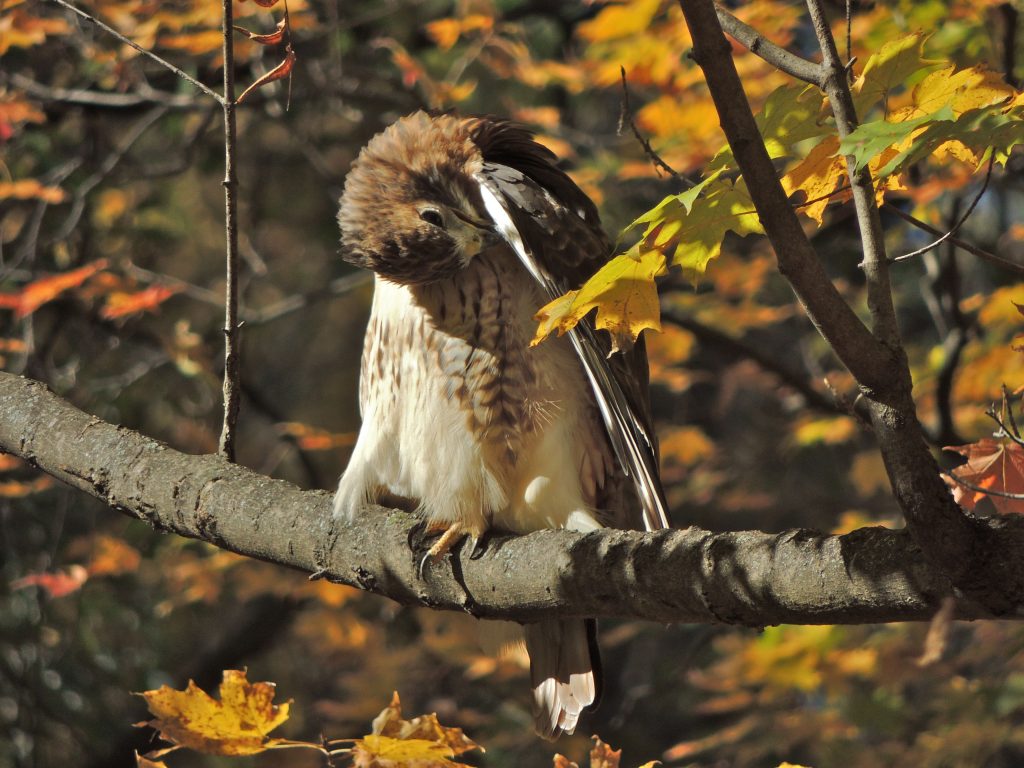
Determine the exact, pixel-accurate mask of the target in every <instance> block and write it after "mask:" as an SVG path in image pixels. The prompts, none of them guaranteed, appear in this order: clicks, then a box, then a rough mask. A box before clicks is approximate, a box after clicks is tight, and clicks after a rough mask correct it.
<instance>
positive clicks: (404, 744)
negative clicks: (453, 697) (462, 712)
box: [352, 691, 484, 768]
mask: <svg viewBox="0 0 1024 768" xmlns="http://www.w3.org/2000/svg"><path fill="white" fill-rule="evenodd" d="M474 749H479V750H480V751H481V752H482V751H484V750H483V747H481V746H480V745H479V744H477V743H476V742H474V741H473V740H472V739H470V738H469V737H468V736H466V735H465V734H464V733H463V732H462V729H461V728H446V727H444V726H442V725H441V723H440V722H438V719H437V715H436V714H430V715H421V716H420V717H414V718H413V719H412V720H405V719H404V718H403V717H402V703H401V701H400V700H399V698H398V692H397V691H396V692H395V693H393V694H392V696H391V703H390V704H388V706H387V707H385V708H384V709H383V710H382V711H381V713H380V714H379V715H377V717H375V718H374V720H373V732H372V733H371V734H369V735H367V736H364V737H363V738H361V739H355V740H354V741H353V747H352V759H353V765H354V766H356V768H466V766H464V765H463V764H462V763H456V762H453V761H452V759H451V758H453V757H457V756H458V755H461V754H462V753H463V752H469V751H471V750H474Z"/></svg>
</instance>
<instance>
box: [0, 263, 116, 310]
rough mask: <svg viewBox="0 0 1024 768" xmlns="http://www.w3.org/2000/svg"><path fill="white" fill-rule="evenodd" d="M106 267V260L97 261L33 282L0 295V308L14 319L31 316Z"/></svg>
mask: <svg viewBox="0 0 1024 768" xmlns="http://www.w3.org/2000/svg"><path fill="white" fill-rule="evenodd" d="M106 266H107V260H106V259H99V260H98V261H94V262H93V263H92V264H86V265H85V266H84V267H79V268H78V269H73V270H71V271H70V272H64V273H62V274H59V275H53V276H51V277H44V278H40V279H39V280H33V281H32V282H31V283H29V284H28V285H26V286H25V287H24V288H22V289H21V290H20V291H17V292H16V293H0V308H2V309H13V310H14V315H15V317H18V318H22V317H25V316H26V315H31V314H32V313H33V312H35V311H36V310H37V309H39V307H41V306H42V305H43V304H46V303H47V302H50V301H53V300H54V299H55V298H57V297H58V296H60V295H61V294H62V293H64V291H67V290H70V289H71V288H75V287H77V286H79V285H81V284H82V283H84V282H85V281H86V280H88V279H89V278H90V277H92V276H93V275H95V274H96V273H97V272H99V271H100V270H101V269H104V268H106Z"/></svg>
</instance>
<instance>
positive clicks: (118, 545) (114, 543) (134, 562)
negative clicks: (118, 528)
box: [86, 536, 142, 576]
mask: <svg viewBox="0 0 1024 768" xmlns="http://www.w3.org/2000/svg"><path fill="white" fill-rule="evenodd" d="M92 544H93V553H92V558H91V559H90V560H89V565H87V566H86V568H87V570H88V571H89V575H90V576H117V575H119V574H122V573H131V572H132V571H135V570H137V569H138V567H139V563H140V562H141V561H142V556H141V555H140V554H139V551H138V550H137V549H135V547H133V546H131V545H130V544H128V543H126V542H125V541H123V540H122V539H118V538H115V537H114V536H97V537H96V538H95V540H94V541H93V542H92Z"/></svg>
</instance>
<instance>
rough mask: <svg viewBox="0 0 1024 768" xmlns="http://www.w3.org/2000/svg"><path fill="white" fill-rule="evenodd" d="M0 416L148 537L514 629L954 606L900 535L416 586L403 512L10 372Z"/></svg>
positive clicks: (549, 552)
mask: <svg viewBox="0 0 1024 768" xmlns="http://www.w3.org/2000/svg"><path fill="white" fill-rule="evenodd" d="M0 414H2V416H0V448H2V449H4V450H6V451H9V452H11V453H14V454H16V455H18V456H20V457H22V458H24V459H26V460H27V461H29V462H31V463H32V464H34V465H35V466H37V467H39V468H40V469H43V470H44V471H46V472H48V473H50V474H51V475H53V476H54V477H56V478H57V479H59V480H61V481H63V482H65V483H67V484H68V485H71V486H74V487H76V488H79V489H81V490H83V491H85V492H86V493H89V494H91V495H93V496H96V497H97V498H99V499H101V500H102V501H104V502H105V503H106V504H108V505H110V506H111V507H113V508H115V509H117V510H119V511H121V512H124V513H126V514H129V515H132V516H134V517H137V518H140V519H142V520H146V521H147V522H149V523H150V524H151V525H152V526H154V527H155V528H157V529H158V530H162V531H169V532H172V533H176V534H179V535H181V536H187V537H190V538H194V539H200V540H203V541H207V542H210V543H211V544H214V545H216V546H218V547H221V548H224V549H228V550H231V551H233V552H238V553H240V554H243V555H247V556H250V557H256V558H259V559H262V560H267V561H270V562H275V563H278V564H281V565H287V566H290V567H293V568H298V569H301V570H305V571H308V572H312V573H314V574H315V575H316V576H318V577H322V578H327V579H330V580H331V581H336V582H340V583H344V584H349V585H351V586H355V587H358V588H360V589H364V590H367V591H370V592H375V593H377V594H380V595H384V596H387V597H390V598H392V599H394V600H397V601H398V602H400V603H403V604H406V605H424V606H429V607H433V608H439V609H447V610H458V611H466V612H469V613H472V614H473V615H476V616H480V617H487V618H504V619H512V620H518V621H531V620H536V619H540V618H543V617H550V616H554V615H558V616H565V615H581V616H606V617H607V616H619V617H627V618H639V619H648V620H652V621H661V622H700V623H723V622H724V623H732V624H744V625H752V626H759V625H764V624H775V623H780V622H788V623H811V624H814V623H836V622H838V623H863V622H879V621H917V620H926V619H928V618H930V617H931V615H932V614H933V613H934V612H935V611H936V610H937V609H938V607H939V606H940V604H941V601H942V598H943V597H945V596H947V595H950V594H954V593H953V592H952V591H951V589H950V586H949V582H948V581H947V580H946V579H945V578H944V577H943V576H942V575H941V574H939V573H938V572H936V571H935V570H933V569H931V568H930V567H929V566H928V565H927V564H926V562H925V560H924V558H922V556H921V553H920V551H919V550H918V549H917V548H916V546H915V545H914V543H913V542H912V540H911V539H910V537H908V536H906V535H905V534H904V533H902V532H898V531H889V530H885V529H882V528H868V529H862V530H860V531H856V532H854V533H851V534H848V535H845V536H828V535H824V534H819V533H815V532H811V531H802V530H794V531H787V532H785V533H782V534H777V535H773V534H767V533H760V532H756V531H748V532H739V533H722V534H714V533H709V532H707V531H702V530H699V529H696V528H689V529H686V530H668V531H659V532H655V533H640V532H636V531H618V530H604V531H598V532H594V533H589V534H582V533H576V532H572V531H541V532H538V533H533V534H530V535H528V536H516V537H507V538H506V537H496V538H495V539H494V540H492V542H491V543H490V545H489V547H488V549H487V552H486V553H485V554H484V555H483V556H482V557H481V558H479V559H477V560H470V559H468V558H461V559H451V558H449V559H446V560H445V561H443V562H442V563H440V564H438V565H435V566H433V567H432V568H430V570H429V572H428V577H427V579H425V580H421V579H419V578H418V576H417V574H416V566H417V558H416V557H415V556H414V555H413V554H412V553H411V551H410V549H409V546H408V538H409V535H410V532H411V531H412V529H413V528H414V527H415V524H416V522H417V520H416V518H415V517H413V516H411V515H408V514H405V513H401V512H397V511H394V510H385V509H381V508H375V507H370V508H368V509H367V510H365V512H364V511H360V513H359V514H358V515H357V521H356V523H355V524H353V525H344V524H341V523H338V522H335V521H332V519H331V515H330V506H331V497H330V494H328V493H326V492H324V491H301V490H299V489H298V488H296V487H295V486H293V485H291V484H289V483H285V482H283V481H279V480H272V479H270V478H268V477H264V476H262V475H259V474H257V473H255V472H252V471H251V470H248V469H245V468H244V467H239V466H237V465H234V464H231V463H229V462H227V461H226V460H224V459H223V458H222V457H219V456H213V455H208V456H189V455H186V454H183V453H179V452H178V451H175V450H173V449H171V448H169V447H167V446H166V445H163V444H162V443H159V442H157V441H155V440H152V439H150V438H147V437H145V436H144V435H140V434H139V433H137V432H133V431H131V430H129V429H126V428H123V427H117V426H114V425H112V424H108V423H106V422H104V421H101V420H100V419H97V418H95V417H92V416H89V415H88V414H85V413H83V412H81V411H79V410H78V409H76V408H74V407H73V406H71V405H70V404H68V403H67V402H65V401H63V400H61V399H60V398H59V397H57V396H56V395H54V394H53V393H51V392H50V391H49V390H48V389H47V388H46V387H45V385H43V384H40V383H39V382H35V381H32V380H29V379H25V378H22V377H19V376H14V375H12V374H8V373H0ZM1018 522H1019V521H1017V520H1013V521H1003V520H1000V521H998V524H999V525H1001V526H1002V528H1003V530H1002V531H998V530H995V526H994V525H992V526H988V527H987V529H989V530H991V531H992V541H991V542H990V543H989V546H990V557H991V559H992V560H993V562H1000V563H1003V564H1004V565H1005V566H1006V568H1005V569H1004V571H1002V572H1000V574H999V577H1000V579H1001V582H1000V586H1001V587H1003V586H1005V588H1006V589H1008V590H1016V591H1015V592H1011V594H1013V595H1014V596H1015V597H1014V603H1013V605H1010V606H1008V607H1007V612H1008V613H1010V614H1016V612H1018V611H1020V610H1021V609H1022V604H1024V598H1022V596H1024V590H1022V589H1020V584H1021V583H1024V556H1022V555H1024V526H1021V525H1018V524H1017V523H1018ZM979 525H982V523H980V522H979ZM997 602H998V601H997ZM989 615H990V612H989V611H988V610H987V609H986V608H985V607H983V606H982V605H981V604H979V603H978V602H976V601H971V600H967V599H961V600H960V601H958V616H960V617H961V618H983V617H986V616H989Z"/></svg>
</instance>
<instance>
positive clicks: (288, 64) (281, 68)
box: [235, 0, 295, 104]
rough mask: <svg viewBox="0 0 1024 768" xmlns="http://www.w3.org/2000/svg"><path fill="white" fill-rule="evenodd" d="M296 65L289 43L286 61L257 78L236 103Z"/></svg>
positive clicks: (289, 71)
mask: <svg viewBox="0 0 1024 768" xmlns="http://www.w3.org/2000/svg"><path fill="white" fill-rule="evenodd" d="M257 1H258V0H257ZM294 66H295V52H294V51H293V50H292V47H291V45H288V46H286V47H285V57H284V61H282V62H281V63H280V64H278V65H277V66H276V67H274V68H273V69H272V70H270V71H269V72H267V74H265V75H263V77H261V78H260V79H259V80H257V81H256V82H255V83H253V84H252V85H250V86H249V87H248V88H246V89H245V90H244V91H242V95H241V96H239V97H238V99H237V101H236V102H235V103H236V104H241V103H242V102H243V101H244V100H245V97H246V96H248V95H249V94H250V93H252V92H253V91H255V90H256V89H257V88H262V87H263V86H264V85H266V84H267V83H272V82H274V81H275V80H280V79H282V78H285V77H288V75H290V74H291V72H292V67H294Z"/></svg>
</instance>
